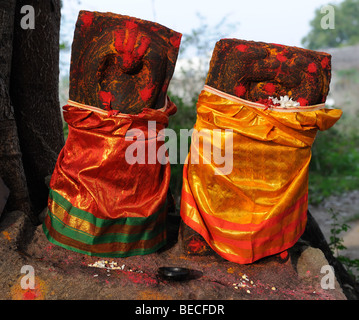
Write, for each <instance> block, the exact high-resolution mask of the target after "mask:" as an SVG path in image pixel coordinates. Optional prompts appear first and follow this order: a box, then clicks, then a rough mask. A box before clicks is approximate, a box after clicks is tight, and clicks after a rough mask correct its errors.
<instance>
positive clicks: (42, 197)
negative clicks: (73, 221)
mask: <svg viewBox="0 0 359 320" xmlns="http://www.w3.org/2000/svg"><path fill="white" fill-rule="evenodd" d="M24 5H31V6H32V7H33V8H34V11H35V28H34V29H23V28H22V26H21V20H22V18H24V16H25V14H23V13H21V8H22V6H24ZM60 8H61V5H60V0H46V1H45V0H42V1H39V0H28V1H23V0H18V1H17V2H16V7H15V20H14V40H13V56H12V66H11V82H10V97H11V101H12V104H13V106H14V111H15V119H16V123H17V127H18V133H19V140H20V147H21V151H22V159H23V164H24V170H25V174H26V179H27V185H28V190H29V195H30V199H31V203H32V208H33V212H34V216H35V217H37V216H38V214H39V213H40V212H41V211H42V210H43V209H44V208H45V207H46V205H47V197H48V189H47V186H46V185H45V177H46V176H48V175H50V174H52V172H53V169H54V167H55V164H56V160H57V157H58V154H59V152H60V150H61V148H62V147H63V145H64V137H63V131H62V120H61V112H60V102H59V90H58V85H59V29H60V16H61V13H60Z"/></svg>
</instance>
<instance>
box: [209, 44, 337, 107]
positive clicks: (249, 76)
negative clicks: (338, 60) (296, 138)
mask: <svg viewBox="0 0 359 320" xmlns="http://www.w3.org/2000/svg"><path fill="white" fill-rule="evenodd" d="M330 78H331V55H330V54H327V53H324V52H317V51H312V50H307V49H302V48H298V47H291V46H284V45H280V44H272V43H264V42H255V41H245V40H238V39H222V40H220V41H218V42H217V43H216V46H215V48H214V51H213V54H212V59H211V62H210V69H209V72H208V75H207V79H206V84H207V85H209V86H212V87H214V88H216V89H219V90H221V91H224V92H226V93H229V94H232V95H234V96H238V97H240V98H243V99H246V100H249V101H254V102H257V101H262V100H265V99H267V98H268V97H269V96H274V97H277V98H278V97H280V96H285V95H288V96H289V97H290V98H292V99H293V100H295V101H298V102H300V104H301V105H302V106H304V105H314V104H319V103H322V102H325V99H326V97H327V95H328V91H329V83H330Z"/></svg>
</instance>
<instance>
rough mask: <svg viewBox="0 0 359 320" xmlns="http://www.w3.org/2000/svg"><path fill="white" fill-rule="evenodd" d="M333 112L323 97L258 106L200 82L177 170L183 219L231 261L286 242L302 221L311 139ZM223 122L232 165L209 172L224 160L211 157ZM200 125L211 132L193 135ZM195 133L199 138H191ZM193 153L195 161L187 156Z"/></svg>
mask: <svg viewBox="0 0 359 320" xmlns="http://www.w3.org/2000/svg"><path fill="white" fill-rule="evenodd" d="M302 110H304V111H302ZM341 114H342V111H341V110H338V109H325V108H324V105H316V106H309V107H304V108H301V107H300V108H297V109H294V108H287V109H283V108H279V107H276V108H270V109H268V110H266V107H265V106H264V105H260V104H258V103H253V102H249V101H246V100H243V99H240V98H237V97H234V96H231V95H228V94H226V93H224V92H221V91H218V90H216V89H214V88H211V87H208V86H205V88H204V90H203V91H202V92H201V94H200V95H199V99H198V102H197V121H196V124H195V126H194V129H195V131H194V133H193V135H192V145H191V150H190V153H189V155H188V158H187V159H188V161H187V164H186V165H185V166H184V171H183V188H182V198H181V217H182V219H183V221H184V222H185V223H186V224H187V225H188V226H189V227H191V228H192V229H193V230H195V231H196V232H198V233H199V234H201V235H202V236H203V237H204V239H205V240H206V241H207V242H208V244H209V245H210V246H211V247H212V249H213V250H214V251H216V252H217V253H218V254H219V255H221V256H222V257H224V258H225V259H227V260H229V261H233V262H236V263H241V264H246V263H252V262H254V261H256V260H258V259H261V258H263V257H266V256H269V255H273V254H277V253H279V252H282V251H284V250H286V249H288V248H290V247H291V246H293V245H294V244H295V242H296V241H297V240H298V239H299V237H300V236H301V235H302V233H303V232H304V229H305V226H306V220H307V206H308V166H309V162H310V159H311V146H312V144H313V142H314V139H315V136H316V133H317V130H318V129H319V130H326V129H328V128H330V127H331V126H333V125H334V124H335V122H336V121H337V120H338V119H339V118H340V117H341ZM214 129H221V130H222V131H221V132H222V133H221V139H214V135H213V134H212V133H213V130H214ZM225 129H231V130H233V135H232V138H233V153H232V154H230V156H233V169H232V170H231V172H229V173H226V174H216V170H218V168H220V167H222V168H223V166H224V165H223V164H221V165H218V164H217V163H218V161H217V162H214V161H213V159H214V150H221V152H222V156H223V155H224V154H225V152H226V150H225V143H224V142H228V141H227V140H226V138H225V137H226V135H225V132H224V130H225ZM203 131H207V132H210V133H211V135H202V136H201V137H200V138H198V137H199V134H200V133H201V132H203ZM195 140H199V141H202V144H201V143H199V144H196V145H194V143H193V141H195ZM205 143H210V144H211V145H212V147H213V148H212V151H211V159H208V156H206V155H205V154H204V150H203V148H204V144H205ZM227 152H228V151H227ZM193 153H196V154H198V155H199V161H197V162H196V161H193V159H192V155H191V154H193ZM227 157H228V154H227ZM225 159H226V157H225ZM204 160H206V161H208V162H207V163H206V161H204ZM217 172H218V171H217Z"/></svg>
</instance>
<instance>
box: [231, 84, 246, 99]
mask: <svg viewBox="0 0 359 320" xmlns="http://www.w3.org/2000/svg"><path fill="white" fill-rule="evenodd" d="M246 91H247V90H246V87H245V86H244V85H243V84H240V85H238V86H237V87H235V88H234V94H235V95H236V96H237V97H241V96H243V95H244V94H245V93H246Z"/></svg>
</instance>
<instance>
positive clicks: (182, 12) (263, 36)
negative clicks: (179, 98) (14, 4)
mask: <svg viewBox="0 0 359 320" xmlns="http://www.w3.org/2000/svg"><path fill="white" fill-rule="evenodd" d="M338 2H340V1H336V0H294V1H293V0H271V1H265V0H257V1H255V0H219V1H214V0H180V1H178V0H177V1H174V0H63V10H62V16H63V19H62V25H61V37H62V38H63V40H66V41H67V42H68V44H71V43H72V37H73V31H74V26H75V23H76V19H77V15H78V12H79V10H89V11H100V12H113V13H119V14H123V15H129V16H133V17H136V18H140V19H145V20H150V21H155V22H158V23H160V24H162V25H164V26H166V27H168V28H171V29H173V30H175V31H177V32H180V33H183V34H185V33H190V31H191V30H192V29H194V28H196V27H198V26H199V19H198V16H197V15H198V14H200V15H201V16H203V17H204V18H205V19H206V20H205V21H206V23H208V24H209V25H210V26H215V25H217V24H218V23H219V22H220V21H221V20H222V19H223V18H224V17H226V22H227V23H235V24H237V28H235V30H233V32H230V31H228V33H227V34H225V35H224V37H226V38H237V39H243V40H254V41H263V42H271V43H279V44H284V45H290V46H297V47H301V46H302V45H301V39H302V38H303V37H304V36H305V35H306V34H307V33H308V32H309V30H310V24H309V23H310V21H311V20H312V19H313V17H314V12H315V9H317V8H321V7H322V6H324V5H327V4H328V3H334V4H335V3H338ZM218 40H219V39H218ZM69 55H70V53H69V52H67V53H64V54H63V56H62V61H63V64H64V65H65V67H66V65H68V64H69V59H70V58H69ZM179 58H180V57H179Z"/></svg>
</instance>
